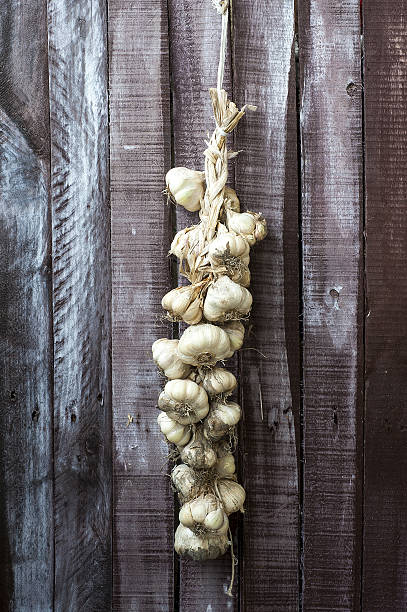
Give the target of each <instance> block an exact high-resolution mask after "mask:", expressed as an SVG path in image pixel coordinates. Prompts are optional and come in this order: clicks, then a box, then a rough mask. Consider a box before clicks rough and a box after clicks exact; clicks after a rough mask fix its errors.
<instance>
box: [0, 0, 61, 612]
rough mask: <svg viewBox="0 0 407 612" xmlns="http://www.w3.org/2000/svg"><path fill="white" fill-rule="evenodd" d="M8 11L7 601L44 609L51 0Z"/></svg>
mask: <svg viewBox="0 0 407 612" xmlns="http://www.w3.org/2000/svg"><path fill="white" fill-rule="evenodd" d="M0 12H1V20H2V26H3V27H2V30H1V35H0V54H1V58H2V61H1V87H0V158H1V166H0V185H1V192H0V194H1V195H0V215H1V221H0V251H1V261H2V265H1V269H0V312H1V324H0V380H1V385H0V549H1V556H0V609H1V610H34V609H35V610H43V611H44V612H45V611H48V610H52V609H53V524H52V498H53V493H52V478H53V472H52V378H51V367H52V366H51V364H52V335H51V325H52V323H51V312H52V310H51V301H50V289H51V276H50V250H51V243H50V237H51V230H50V215H49V121H48V76H47V16H46V2H45V1H43V0H33V2H30V3H29V4H27V3H26V2H20V1H18V0H14V1H8V0H7V1H6V0H3V1H2V2H1V3H0ZM33 32H35V36H33ZM23 41H24V42H23Z"/></svg>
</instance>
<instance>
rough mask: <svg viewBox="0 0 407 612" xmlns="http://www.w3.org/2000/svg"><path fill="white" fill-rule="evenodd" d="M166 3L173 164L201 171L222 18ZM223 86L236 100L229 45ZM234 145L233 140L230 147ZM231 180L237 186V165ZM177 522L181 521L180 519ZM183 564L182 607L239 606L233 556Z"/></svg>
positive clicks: (182, 222) (188, 221) (185, 219)
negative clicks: (230, 592) (231, 588)
mask: <svg viewBox="0 0 407 612" xmlns="http://www.w3.org/2000/svg"><path fill="white" fill-rule="evenodd" d="M168 6H169V27H170V29H169V42H170V73H171V93H172V126H173V151H172V154H173V155H172V160H171V165H172V166H187V167H189V168H196V169H199V170H203V169H204V156H203V151H204V149H205V148H206V145H205V140H207V134H208V132H209V133H212V130H213V127H214V118H213V112H212V105H211V102H210V97H209V87H213V86H216V76H217V67H218V62H219V41H220V33H221V18H220V16H219V15H218V14H217V12H216V10H215V8H214V7H213V5H212V3H211V2H202V3H197V4H195V6H194V10H193V11H191V10H190V3H189V2H187V0H182V1H179V0H172V1H170V2H169V3H168ZM208 24H210V27H208ZM224 88H225V89H226V91H228V93H229V95H230V97H231V98H232V99H233V96H232V83H231V71H230V45H229V46H228V50H227V60H226V66H225V80H224ZM230 140H231V139H230ZM231 144H232V140H231V142H230V143H229V146H231ZM228 184H229V185H230V186H232V187H233V166H232V167H231V176H230V178H229V181H228ZM174 212H175V215H174V217H175V224H174V225H175V227H174V231H178V230H180V229H182V228H184V227H188V226H190V225H192V224H193V223H196V222H199V218H198V214H197V213H196V214H191V213H189V212H187V211H185V210H184V209H183V208H182V207H176V210H175V211H174ZM173 284H174V286H177V285H178V284H185V279H183V278H182V277H178V278H176V279H173ZM180 331H182V329H181V330H180ZM227 366H228V368H229V369H233V368H234V372H235V375H236V376H237V377H238V378H239V375H238V372H237V360H236V359H234V360H230V362H228V364H227ZM175 522H176V524H178V518H177V517H175ZM234 540H235V546H236V549H237V545H238V528H237V529H234ZM179 564H180V567H179V573H180V577H179V609H180V611H182V612H206V610H207V609H208V606H210V609H211V610H212V611H213V612H217V611H223V610H225V609H227V610H237V609H238V596H237V594H238V575H237V579H236V583H235V588H234V594H235V596H234V598H233V599H231V598H230V597H229V596H228V595H227V593H226V591H227V589H228V586H229V583H230V578H231V559H230V556H229V555H224V556H223V557H222V558H221V559H217V560H216V561H213V562H210V563H199V562H194V561H192V560H191V559H180V561H179ZM238 569H239V568H237V570H238Z"/></svg>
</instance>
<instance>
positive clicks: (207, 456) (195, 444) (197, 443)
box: [181, 431, 218, 470]
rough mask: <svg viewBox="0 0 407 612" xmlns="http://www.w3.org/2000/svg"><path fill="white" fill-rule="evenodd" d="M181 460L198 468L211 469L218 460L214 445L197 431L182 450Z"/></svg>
mask: <svg viewBox="0 0 407 612" xmlns="http://www.w3.org/2000/svg"><path fill="white" fill-rule="evenodd" d="M181 461H183V462H184V463H186V464H187V465H189V466H190V467H191V468H194V469H196V470H209V469H211V468H212V467H213V466H214V465H215V463H216V462H217V461H218V457H217V454H216V451H215V450H214V449H213V448H212V445H211V444H210V443H209V442H208V440H207V439H206V438H205V437H204V436H203V434H202V433H201V432H200V431H197V432H196V434H195V436H194V437H193V438H192V440H191V441H190V442H189V443H188V444H187V445H186V446H184V447H183V449H182V450H181Z"/></svg>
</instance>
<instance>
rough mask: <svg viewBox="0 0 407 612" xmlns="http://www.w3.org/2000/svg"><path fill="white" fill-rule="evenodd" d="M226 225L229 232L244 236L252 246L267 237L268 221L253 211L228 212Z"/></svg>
mask: <svg viewBox="0 0 407 612" xmlns="http://www.w3.org/2000/svg"><path fill="white" fill-rule="evenodd" d="M226 225H227V228H228V230H230V231H233V232H236V234H241V235H243V236H244V237H245V238H246V240H247V241H248V243H249V244H250V246H253V245H254V244H255V243H256V242H257V241H259V240H263V238H265V237H266V236H267V223H266V220H265V219H264V218H263V217H262V216H261V215H260V214H259V213H254V212H251V211H247V212H244V213H237V212H234V211H233V210H227V211H226Z"/></svg>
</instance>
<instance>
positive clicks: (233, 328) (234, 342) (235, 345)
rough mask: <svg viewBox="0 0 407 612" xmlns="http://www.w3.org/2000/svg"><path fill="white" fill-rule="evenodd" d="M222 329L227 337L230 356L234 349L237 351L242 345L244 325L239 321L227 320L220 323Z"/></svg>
mask: <svg viewBox="0 0 407 612" xmlns="http://www.w3.org/2000/svg"><path fill="white" fill-rule="evenodd" d="M222 329H223V330H224V331H225V332H226V333H227V335H228V337H229V342H230V347H231V351H232V353H231V355H229V357H231V356H232V355H233V353H234V352H235V351H238V350H239V349H241V348H242V346H243V341H244V325H243V323H241V322H240V321H228V322H227V323H224V324H223V325H222Z"/></svg>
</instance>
